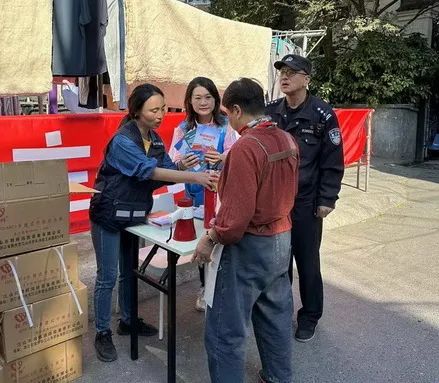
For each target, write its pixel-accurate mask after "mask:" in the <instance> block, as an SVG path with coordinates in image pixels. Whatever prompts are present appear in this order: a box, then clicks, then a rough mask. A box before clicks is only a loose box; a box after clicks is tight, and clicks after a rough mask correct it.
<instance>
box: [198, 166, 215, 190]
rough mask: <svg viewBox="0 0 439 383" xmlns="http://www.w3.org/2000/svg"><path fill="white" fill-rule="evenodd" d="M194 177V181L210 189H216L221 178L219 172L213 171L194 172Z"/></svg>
mask: <svg viewBox="0 0 439 383" xmlns="http://www.w3.org/2000/svg"><path fill="white" fill-rule="evenodd" d="M193 177H194V183H196V184H200V185H203V186H204V187H205V188H208V189H209V190H212V191H216V185H217V183H218V180H219V174H218V173H217V172H214V171H211V172H208V173H204V172H200V173H193Z"/></svg>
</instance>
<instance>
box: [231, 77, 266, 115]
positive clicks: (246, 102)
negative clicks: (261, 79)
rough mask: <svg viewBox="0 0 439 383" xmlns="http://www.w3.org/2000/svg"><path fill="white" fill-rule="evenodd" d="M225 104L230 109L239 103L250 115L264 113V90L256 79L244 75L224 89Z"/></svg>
mask: <svg viewBox="0 0 439 383" xmlns="http://www.w3.org/2000/svg"><path fill="white" fill-rule="evenodd" d="M223 105H224V106H225V107H226V108H227V109H229V110H230V109H231V108H232V107H233V105H239V106H240V108H241V109H242V111H243V112H244V113H246V114H249V115H250V116H257V115H260V114H264V113H265V100H264V90H263V89H262V87H261V86H260V85H259V84H258V83H257V82H256V81H254V80H252V79H250V78H245V77H243V78H241V79H239V80H236V81H233V82H232V83H231V84H230V85H229V86H228V87H227V89H226V90H225V91H224V95H223Z"/></svg>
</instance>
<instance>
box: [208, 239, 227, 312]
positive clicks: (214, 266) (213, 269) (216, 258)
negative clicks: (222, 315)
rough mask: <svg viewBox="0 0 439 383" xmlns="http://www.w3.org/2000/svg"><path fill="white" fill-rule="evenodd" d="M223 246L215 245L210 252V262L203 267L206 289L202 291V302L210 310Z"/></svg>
mask: <svg viewBox="0 0 439 383" xmlns="http://www.w3.org/2000/svg"><path fill="white" fill-rule="evenodd" d="M223 249H224V246H223V245H221V244H217V245H215V247H214V248H213V250H212V255H211V258H212V261H211V262H209V263H207V264H206V266H205V270H206V287H205V289H204V300H205V301H206V304H207V305H208V306H209V307H210V308H212V307H213V298H214V295H215V285H216V276H217V274H218V267H219V264H220V261H221V256H222V254H223Z"/></svg>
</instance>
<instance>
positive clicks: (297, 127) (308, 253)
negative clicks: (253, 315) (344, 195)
mask: <svg viewBox="0 0 439 383" xmlns="http://www.w3.org/2000/svg"><path fill="white" fill-rule="evenodd" d="M266 114H267V115H269V116H271V117H272V119H273V121H274V122H276V123H277V124H278V125H279V127H280V128H281V129H283V130H285V131H287V132H289V133H291V134H292V135H293V137H294V138H295V139H296V141H297V143H298V145H299V151H300V166H299V190H298V194H297V197H296V201H295V205H294V209H293V212H292V219H293V229H292V239H291V241H292V257H291V263H290V270H289V273H290V279H291V281H292V260H293V256H294V258H295V259H296V265H297V270H298V273H299V288H300V297H301V300H302V305H303V307H302V308H301V309H300V310H299V311H298V315H297V320H298V323H299V326H300V325H304V326H306V325H307V324H316V323H317V321H318V320H319V319H320V317H321V316H322V311H323V283H322V276H321V273H320V253H319V250H320V243H321V238H322V219H321V218H317V217H316V216H315V213H316V208H317V206H327V207H331V208H334V207H335V201H336V200H337V199H338V193H339V191H340V187H341V180H342V178H343V172H344V164H343V145H342V140H341V134H340V129H339V126H338V121H337V117H336V115H335V113H334V111H333V110H332V109H331V107H330V106H329V105H328V104H327V103H325V102H324V101H322V100H321V99H319V98H317V97H315V96H313V95H311V94H308V95H307V99H306V100H305V102H304V103H303V104H302V105H301V106H299V107H298V108H297V109H292V108H290V107H288V104H287V101H286V99H285V98H280V99H278V100H276V101H273V102H270V103H269V104H268V105H267V106H266Z"/></svg>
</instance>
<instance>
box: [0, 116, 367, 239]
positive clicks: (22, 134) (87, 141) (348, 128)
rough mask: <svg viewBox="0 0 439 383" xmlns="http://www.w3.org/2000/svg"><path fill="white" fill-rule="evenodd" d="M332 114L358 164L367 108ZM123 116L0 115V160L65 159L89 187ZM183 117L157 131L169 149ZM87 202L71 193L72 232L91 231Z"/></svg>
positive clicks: (349, 156) (348, 155) (169, 119)
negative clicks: (337, 121)
mask: <svg viewBox="0 0 439 383" xmlns="http://www.w3.org/2000/svg"><path fill="white" fill-rule="evenodd" d="M336 113H337V116H338V119H339V123H340V127H341V132H342V136H343V140H344V152H345V164H350V163H353V162H356V161H358V160H359V159H360V158H361V155H362V154H363V152H364V146H365V142H366V128H365V121H366V119H367V116H368V114H369V113H370V110H369V109H361V110H358V109H354V110H345V109H339V110H337V111H336ZM123 116H124V115H123V114H121V113H110V114H58V115H36V116H10V117H9V116H4V117H0V133H1V134H0V162H11V161H25V160H42V159H54V158H63V159H66V160H67V166H68V171H69V179H70V180H72V181H75V182H79V183H82V184H84V185H87V186H90V187H92V186H93V182H94V179H95V177H96V172H97V169H98V166H99V164H100V162H101V160H102V156H103V151H104V148H105V145H106V144H107V142H108V141H109V140H110V138H111V136H112V135H113V133H114V132H115V130H116V129H117V127H118V126H119V123H120V121H121V119H122V118H123ZM184 117H185V115H184V113H167V114H166V116H165V118H164V120H163V123H162V125H161V126H160V128H159V129H158V133H159V134H160V136H161V137H162V139H163V141H164V143H165V146H166V148H167V149H169V146H170V144H171V140H172V134H173V131H174V128H175V127H176V126H177V125H178V124H179V122H181V121H182V120H183V119H184ZM164 191H166V190H165V189H162V190H161V192H164ZM173 191H174V192H176V190H173ZM177 191H178V190H177ZM89 202H90V196H89V195H83V194H81V195H72V196H71V199H70V231H71V233H78V232H82V231H86V230H88V229H89V222H88V204H89Z"/></svg>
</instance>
